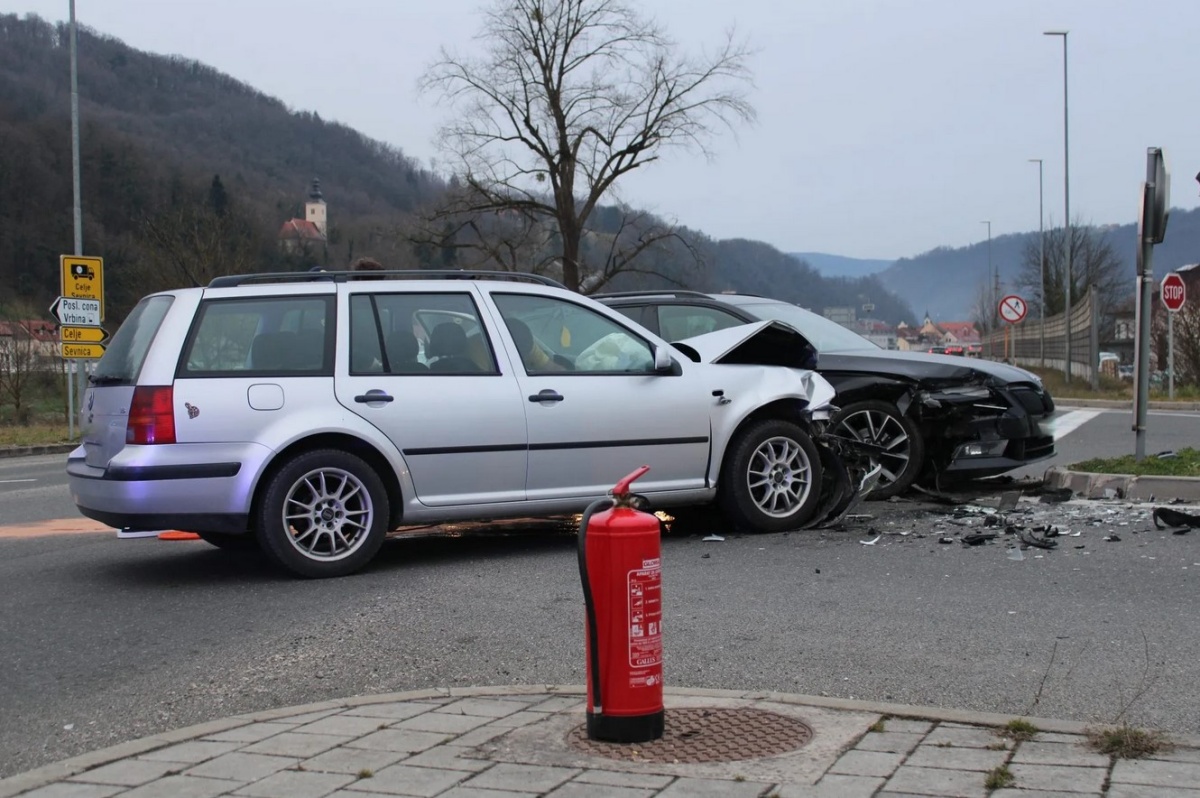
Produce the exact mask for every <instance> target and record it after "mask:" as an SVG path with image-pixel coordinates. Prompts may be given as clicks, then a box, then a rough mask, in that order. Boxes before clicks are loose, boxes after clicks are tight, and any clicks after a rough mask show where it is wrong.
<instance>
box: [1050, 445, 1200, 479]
mask: <svg viewBox="0 0 1200 798" xmlns="http://www.w3.org/2000/svg"><path fill="white" fill-rule="evenodd" d="M1070 468H1071V470H1072V471H1091V472H1094V473H1097V474H1135V475H1138V476H1142V475H1145V474H1149V475H1153V476H1163V477H1200V450H1197V449H1193V448H1191V447H1190V446H1189V447H1185V448H1183V449H1178V450H1176V451H1174V452H1170V453H1166V452H1164V453H1160V454H1157V455H1147V456H1146V457H1144V458H1142V460H1141V461H1140V462H1139V461H1138V460H1136V459H1135V458H1134V456H1133V455H1131V454H1127V455H1124V456H1123V457H1108V458H1095V459H1092V460H1084V461H1082V462H1079V463H1075V464H1073V465H1071V466H1070Z"/></svg>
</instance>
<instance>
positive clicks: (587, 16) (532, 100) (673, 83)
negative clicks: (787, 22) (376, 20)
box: [421, 0, 754, 291]
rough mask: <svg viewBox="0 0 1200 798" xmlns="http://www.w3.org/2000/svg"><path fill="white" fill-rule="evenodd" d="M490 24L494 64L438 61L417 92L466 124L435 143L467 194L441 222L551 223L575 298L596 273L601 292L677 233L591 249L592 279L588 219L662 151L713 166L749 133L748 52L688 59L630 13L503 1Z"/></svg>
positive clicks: (601, 1)
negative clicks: (509, 214) (721, 142)
mask: <svg viewBox="0 0 1200 798" xmlns="http://www.w3.org/2000/svg"><path fill="white" fill-rule="evenodd" d="M484 18H485V23H484V27H483V32H482V33H481V35H480V37H479V38H480V39H481V41H482V43H483V45H484V47H483V48H482V49H483V50H484V52H485V53H486V55H484V56H482V57H480V58H465V57H456V56H453V55H451V54H449V53H447V52H446V51H445V50H443V51H442V55H441V58H440V60H438V61H437V62H436V63H434V64H433V66H431V67H430V68H429V70H428V71H427V72H426V74H425V75H424V76H423V77H422V79H421V89H422V91H425V92H429V93H435V94H438V95H440V96H441V97H442V98H443V99H444V100H445V101H447V102H448V103H449V104H450V105H451V106H453V107H454V108H455V109H456V111H457V112H458V114H457V116H456V118H455V120H454V121H453V122H451V123H450V124H449V125H448V126H446V127H445V128H444V129H443V130H442V132H441V136H440V141H441V142H442V144H443V146H444V147H445V148H446V150H447V151H448V153H449V155H450V157H451V159H452V160H453V162H454V163H455V164H456V166H457V169H458V171H459V174H458V178H459V179H460V181H461V185H462V187H463V189H464V190H463V191H460V192H457V193H456V194H454V195H452V197H453V199H452V202H451V203H450V204H449V205H448V206H445V207H444V208H443V209H442V211H441V213H442V215H449V216H463V215H475V214H480V213H486V212H494V211H509V210H513V211H518V212H520V213H522V214H526V215H527V216H528V217H530V218H538V219H541V220H545V221H547V222H549V223H551V224H553V225H555V226H556V227H557V233H558V238H559V247H558V248H559V249H560V251H559V253H558V255H559V257H560V258H561V269H562V279H563V282H564V283H565V284H566V285H567V287H569V288H571V289H572V290H576V291H578V290H580V289H581V288H585V289H586V288H587V287H588V285H589V283H590V282H595V278H592V279H591V280H589V279H588V278H589V277H590V276H591V275H592V274H593V273H599V274H600V275H601V278H600V282H601V283H603V282H607V281H608V279H611V276H612V275H613V274H614V273H615V272H616V271H620V270H623V269H627V268H629V267H630V263H631V261H632V260H633V258H634V257H636V255H637V253H638V251H644V249H645V248H646V247H648V246H651V245H652V244H653V243H654V241H657V240H662V239H665V238H668V237H671V236H673V235H674V234H675V233H674V231H673V230H671V229H667V228H665V227H660V228H659V230H658V232H657V233H656V234H653V235H656V236H657V238H654V240H653V241H652V240H649V238H652V237H653V235H644V236H638V237H634V238H633V239H632V241H628V239H622V238H621V236H619V235H618V236H615V237H614V241H618V242H620V245H619V246H618V247H616V248H615V249H613V248H603V247H600V248H597V251H596V253H595V255H594V257H596V258H603V261H602V262H601V264H600V265H599V266H597V265H596V264H595V263H593V262H590V261H588V260H587V259H586V258H585V257H584V252H583V251H584V247H583V244H584V239H585V230H586V228H587V224H588V220H589V217H591V215H592V213H593V211H595V210H596V208H597V206H598V205H599V203H600V201H601V198H602V197H604V196H605V194H607V193H608V192H610V191H611V190H613V186H614V184H615V183H616V181H617V180H618V179H620V178H621V177H622V176H623V175H626V174H628V173H629V172H631V171H633V170H634V169H637V168H640V167H642V166H645V165H646V164H649V163H652V162H654V161H655V160H657V159H658V158H659V157H660V152H661V150H662V149H663V148H665V147H669V146H682V147H687V148H692V149H696V150H699V151H700V152H702V153H704V154H706V155H708V154H709V151H708V149H707V144H708V142H709V140H710V139H711V137H712V136H713V135H715V133H716V132H717V129H718V128H720V127H726V128H733V127H734V125H735V123H738V122H748V121H752V120H753V119H754V109H753V107H752V106H751V105H750V103H749V101H748V100H747V98H746V94H745V92H746V89H747V88H748V86H749V81H750V73H749V69H748V67H747V60H748V56H749V51H748V50H747V49H746V47H745V46H744V45H743V44H741V43H739V42H737V41H736V40H735V39H734V37H733V36H732V34H731V35H728V36H727V37H726V38H725V40H724V42H723V44H722V45H721V46H720V47H719V48H717V50H716V51H715V52H713V53H709V54H705V55H703V56H701V57H699V58H689V57H686V56H681V55H679V54H678V53H677V49H676V46H675V44H674V43H673V42H672V41H671V40H670V39H668V38H667V36H666V34H665V33H664V31H663V30H662V29H661V28H660V27H659V26H658V25H657V24H655V23H654V22H653V21H651V20H649V19H647V18H645V17H643V16H641V15H640V14H639V13H638V12H637V10H636V9H635V7H634V6H633V5H631V4H626V3H625V2H622V0H496V2H495V3H494V4H493V5H492V6H491V8H490V9H489V10H488V11H486V12H485V17H484ZM626 241H628V243H630V244H631V245H632V247H629V246H626ZM639 247H640V248H641V250H639ZM604 275H607V277H605V276H604Z"/></svg>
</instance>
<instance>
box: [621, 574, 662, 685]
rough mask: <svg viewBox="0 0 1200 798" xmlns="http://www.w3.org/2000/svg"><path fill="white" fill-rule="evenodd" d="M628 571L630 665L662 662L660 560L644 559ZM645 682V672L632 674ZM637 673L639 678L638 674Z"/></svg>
mask: <svg viewBox="0 0 1200 798" xmlns="http://www.w3.org/2000/svg"><path fill="white" fill-rule="evenodd" d="M642 566H643V567H642V568H640V569H635V570H632V571H630V572H629V579H628V583H629V666H630V667H631V668H652V667H656V666H661V665H662V567H661V564H660V562H659V560H657V559H654V560H644V561H643V562H642ZM632 675H633V676H634V678H635V680H636V681H640V682H642V683H646V681H645V679H646V676H647V674H645V673H642V674H636V673H635V674H632ZM639 676H640V679H639V678H638V677H639Z"/></svg>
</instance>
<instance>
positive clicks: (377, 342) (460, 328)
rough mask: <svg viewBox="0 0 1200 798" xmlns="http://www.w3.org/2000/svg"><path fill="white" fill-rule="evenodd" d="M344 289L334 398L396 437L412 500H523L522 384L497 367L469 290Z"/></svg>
mask: <svg viewBox="0 0 1200 798" xmlns="http://www.w3.org/2000/svg"><path fill="white" fill-rule="evenodd" d="M388 285H393V287H392V288H388ZM346 291H347V293H348V295H343V296H344V301H345V302H346V304H347V312H345V313H342V314H340V315H341V317H343V318H345V319H347V321H346V322H345V327H344V329H343V330H342V331H341V332H342V335H340V336H339V349H338V366H337V396H338V401H339V402H341V404H342V405H343V406H345V407H347V408H349V409H350V410H352V411H353V412H355V413H357V414H358V415H360V416H361V417H363V418H364V419H366V420H367V421H369V422H370V423H371V424H374V425H375V426H376V427H377V428H378V429H380V430H381V431H382V432H383V433H384V434H385V435H387V437H388V438H389V439H390V440H391V441H392V442H393V443H395V445H396V447H397V448H398V449H399V450H400V452H401V453H402V455H403V456H404V460H405V462H406V463H407V464H408V468H409V472H410V474H411V477H412V482H413V488H414V490H415V492H416V495H417V498H418V499H419V500H420V501H421V502H422V503H423V504H427V505H431V506H448V505H455V506H457V505H471V504H490V503H496V502H515V501H520V500H522V499H523V498H524V497H525V472H526V464H527V455H526V446H527V443H528V441H527V437H526V429H525V407H524V402H523V397H522V393H521V391H522V390H523V389H522V387H521V386H519V385H518V383H517V380H516V379H515V377H514V376H513V375H512V374H505V373H502V372H501V371H500V369H499V368H497V365H496V359H495V356H494V351H493V348H492V343H491V340H490V338H489V336H488V334H487V331H486V330H485V329H484V326H483V325H482V324H481V323H480V317H479V311H478V305H477V299H478V295H477V294H476V292H475V290H474V289H473V288H471V287H469V286H468V287H465V288H464V289H463V290H461V291H446V290H444V289H441V290H422V289H421V287H420V284H419V283H411V284H405V285H403V286H401V287H395V286H394V284H386V283H382V282H372V283H370V284H369V285H359V284H356V283H351V284H349V285H348V286H347V287H346Z"/></svg>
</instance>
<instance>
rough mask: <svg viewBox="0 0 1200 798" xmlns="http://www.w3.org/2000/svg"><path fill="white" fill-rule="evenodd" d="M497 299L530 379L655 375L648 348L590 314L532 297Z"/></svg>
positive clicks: (605, 319)
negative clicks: (569, 375)
mask: <svg viewBox="0 0 1200 798" xmlns="http://www.w3.org/2000/svg"><path fill="white" fill-rule="evenodd" d="M492 297H493V299H494V300H495V302H496V307H497V308H498V309H499V311H500V315H501V317H502V318H503V319H504V323H505V325H506V326H507V327H508V331H509V334H510V335H511V337H512V339H513V343H514V344H516V346H517V349H518V354H519V355H520V357H521V362H522V364H523V365H524V366H525V371H526V372H527V373H529V374H543V373H550V372H558V371H575V372H601V373H610V374H611V373H614V372H616V373H631V372H632V373H650V372H653V371H654V351H653V348H652V347H651V345H650V344H649V342H647V341H646V340H645V339H643V338H641V337H640V336H638V335H635V334H634V333H632V332H630V331H629V330H627V329H625V328H624V327H622V326H621V325H619V324H617V323H616V322H614V321H612V320H611V319H609V318H608V317H607V316H603V315H601V314H599V313H597V312H595V311H594V310H592V309H590V308H586V307H583V306H581V305H577V304H575V303H574V302H567V301H565V300H562V299H558V298H555V297H545V296H536V295H530V294H499V293H496V294H493V295H492Z"/></svg>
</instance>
